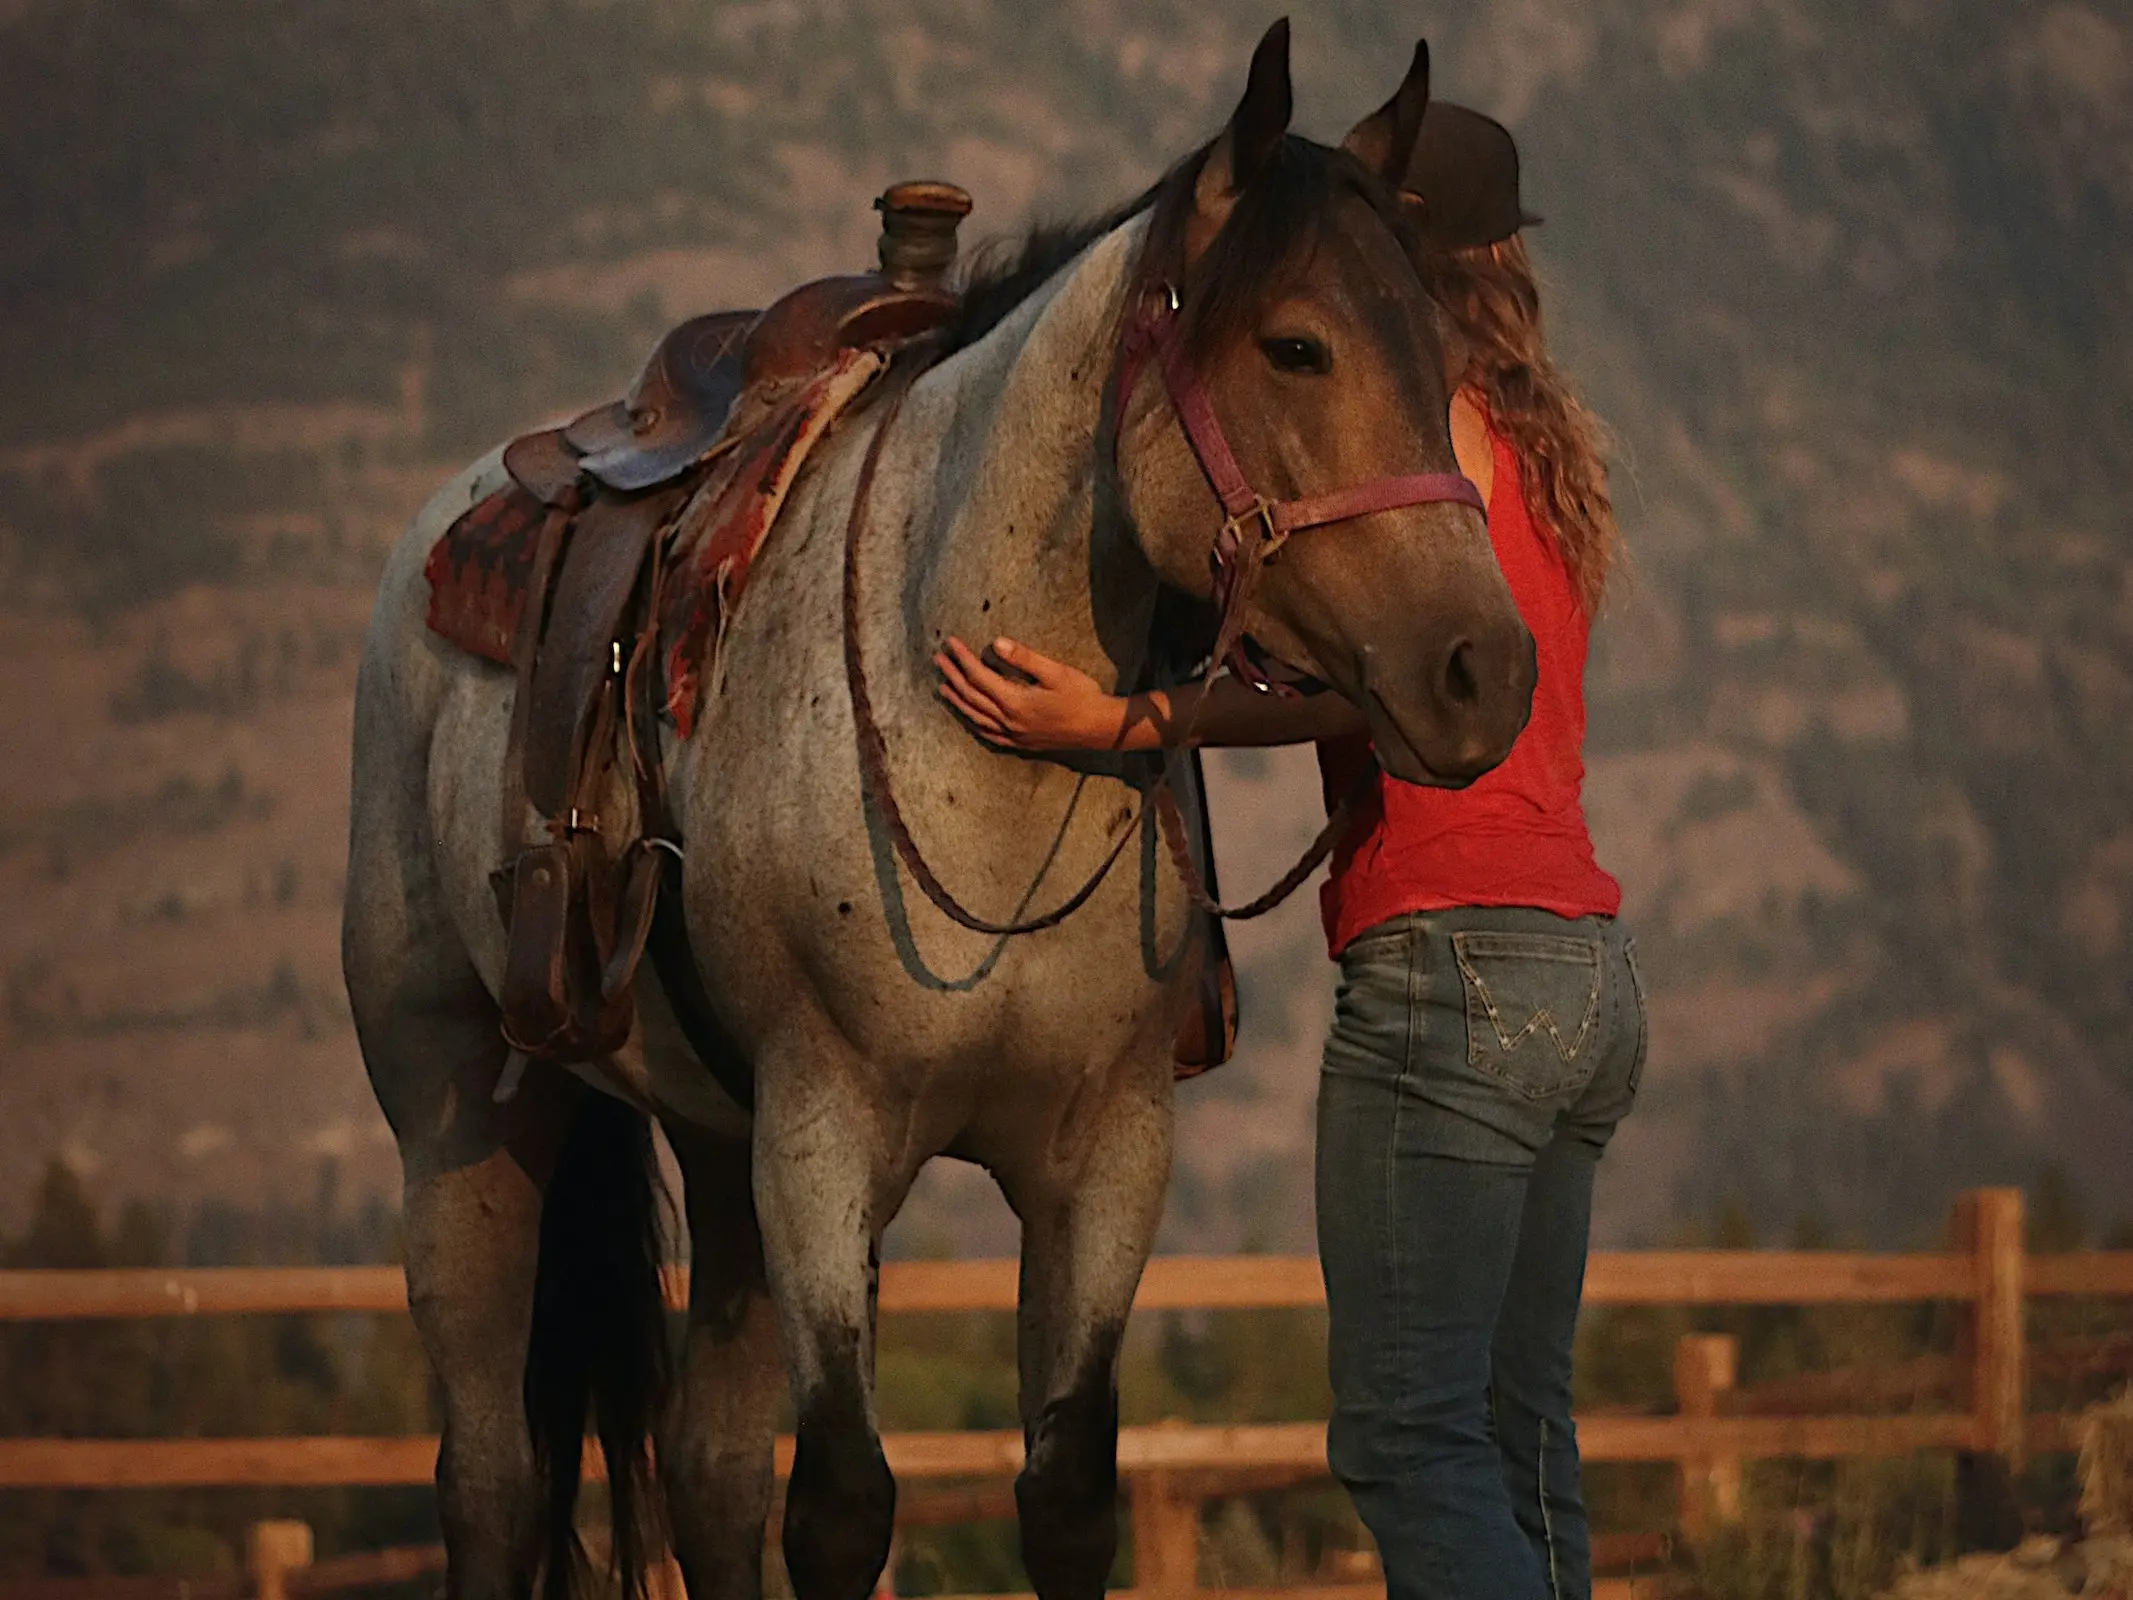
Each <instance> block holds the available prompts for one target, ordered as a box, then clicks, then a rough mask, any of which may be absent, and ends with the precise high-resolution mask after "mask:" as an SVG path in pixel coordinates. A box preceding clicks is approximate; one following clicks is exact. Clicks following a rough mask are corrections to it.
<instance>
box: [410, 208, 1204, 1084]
mask: <svg viewBox="0 0 2133 1600" xmlns="http://www.w3.org/2000/svg"><path fill="white" fill-rule="evenodd" d="M875 205H876V207H877V209H879V210H880V212H881V214H882V232H881V238H880V243H879V258H880V265H879V267H878V269H877V270H876V271H873V272H869V273H863V274H855V275H851V276H844V277H831V278H825V279H822V280H819V281H817V282H814V283H809V284H805V285H803V286H802V287H800V288H798V289H795V290H793V291H792V292H791V293H789V294H787V295H786V296H785V297H784V298H783V299H781V300H779V301H777V302H776V303H775V304H773V305H772V306H770V307H769V308H768V309H767V310H764V311H760V312H758V311H719V312H713V313H711V314H709V315H705V316H698V317H692V318H690V319H689V320H688V321H686V322H684V323H682V324H681V325H680V326H679V327H677V328H675V329H673V330H672V331H671V332H669V333H668V334H667V335H666V336H665V337H664V338H662V339H661V340H660V341H659V344H658V346H657V348H655V349H654V350H653V352H652V355H651V357H650V359H649V360H648V361H647V362H646V363H645V365H644V369H643V371H642V372H640V373H639V374H638V376H637V379H636V381H635V382H634V383H632V384H631V386H630V388H629V391H628V393H627V394H625V395H624V396H623V398H621V399H620V400H616V401H613V402H611V403H609V404H607V405H603V406H598V407H595V408H594V409H593V410H591V411H588V412H586V413H585V414H584V415H582V416H580V417H577V418H576V419H574V420H573V421H571V422H569V423H568V424H566V425H564V426H562V427H559V428H550V429H546V430H543V431H540V432H536V433H531V434H527V435H525V436H523V437H521V438H518V439H515V440H513V441H512V443H511V444H510V445H509V446H508V447H507V448H506V450H505V452H504V458H503V459H504V465H505V468H506V470H507V472H508V473H509V475H510V478H511V480H512V483H511V485H510V486H509V487H508V488H506V489H505V490H501V491H499V492H498V494H496V495H494V496H492V497H491V498H490V499H489V500H488V501H484V502H483V503H482V504H481V505H478V506H476V507H474V508H472V509H471V510H469V511H468V513H467V514H466V515H465V516H463V517H462V518H461V519H460V520H459V522H457V523H455V524H454V525H453V528H452V530H451V531H449V532H447V534H446V535H445V536H444V538H443V539H442V540H440V542H439V545H438V547H437V549H436V551H435V552H433V554H432V557H431V563H430V577H431V583H432V598H431V613H430V618H431V625H432V626H433V627H434V628H436V629H437V631H438V632H440V633H442V634H444V635H445V636H446V637H448V638H451V639H453V640H454V641H455V642H458V643H460V644H462V645H464V646H466V647H467V648H469V649H474V650H477V651H480V652H481V653H484V654H487V655H490V656H491V657H492V658H494V659H500V660H501V659H505V658H506V656H508V664H509V665H510V666H511V668H512V670H513V672H514V674H515V676H516V680H517V696H516V699H515V702H514V710H513V717H512V724H511V729H510V735H509V744H508V746H507V750H506V755H505V775H504V805H503V816H502V819H501V821H502V847H503V855H502V858H503V862H504V865H503V866H502V867H501V868H500V869H499V870H498V871H497V872H496V873H495V874H494V878H493V882H494V886H495V890H496V895H497V904H498V908H499V910H500V911H501V913H502V915H503V917H504V921H505V925H506V927H507V929H508V930H509V946H508V955H507V958H506V966H505V975H504V984H503V993H502V996H501V1001H502V1008H503V1027H504V1034H505V1037H506V1039H507V1040H508V1041H509V1043H510V1044H511V1046H512V1047H513V1049H514V1050H515V1051H517V1052H520V1053H522V1054H523V1055H524V1056H526V1057H529V1058H539V1059H548V1060H555V1061H565V1062H575V1061H596V1060H598V1059H600V1058H601V1057H603V1056H606V1055H609V1054H611V1053H612V1052H614V1051H615V1050H617V1049H619V1048H620V1047H621V1046H622V1044H623V1043H624V1041H625V1040H626V1039H627V1038H628V1036H629V1034H630V1031H631V1027H632V1023H633V1019H634V1015H635V1006H634V1000H633V991H632V986H633V982H634V978H635V975H636V972H637V969H638V966H639V965H640V963H641V961H642V960H643V959H644V958H645V956H646V954H647V952H649V954H650V956H651V959H652V961H653V963H654V967H655V969H656V970H657V971H658V973H659V976H660V979H661V982H662V986H663V987H664V988H665V990H666V991H667V996H668V999H669V1000H670V1002H671V1003H672V1006H673V1009H674V1011H675V1013H676V1016H677V1018H678V1020H679V1021H680V1022H681V1024H682V1027H683V1030H684V1032H685V1033H686V1034H687V1035H688V1036H689V1039H690V1042H691V1044H692V1047H693V1048H695V1050H696V1051H697V1053H698V1054H699V1055H700V1056H701V1057H702V1058H703V1059H704V1062H705V1065H706V1066H707V1067H709V1068H710V1069H711V1071H712V1072H713V1073H714V1074H715V1075H716V1077H717V1078H718V1081H719V1082H720V1083H721V1085H722V1086H723V1087H724V1088H725V1089H726V1090H727V1092H728V1093H729V1094H730V1095H732V1096H733V1097H734V1098H735V1099H736V1100H737V1101H739V1102H740V1103H741V1104H743V1105H748V1104H752V1102H753V1087H754V1085H753V1077H752V1073H751V1072H750V1071H749V1069H748V1066H747V1063H746V1062H745V1061H744V1060H742V1059H741V1057H740V1055H739V1053H738V1052H737V1051H736V1050H735V1049H734V1048H733V1047H732V1046H731V1044H730V1042H729V1041H727V1040H726V1038H725V1036H724V1035H723V1033H722V1031H721V1030H720V1028H719V1026H718V1023H717V1019H716V1017H715V1015H714V1013H713V1009H712V1007H711V1005H710V1002H709V999H708V997H707V996H706V995H705V994H704V992H703V989H702V986H701V980H700V979H699V977H698V975H697V972H696V966H695V961H694V958H693V956H692V955H691V954H690V952H689V949H688V944H687V934H686V929H685V927H684V924H683V919H682V916H681V910H680V897H679V892H678V891H679V887H680V872H679V862H680V858H681V841H680V838H679V836H678V834H677V832H676V830H675V827H674V824H673V819H672V817H671V815H670V814H669V812H668V809H667V799H666V792H665V784H664V774H663V763H662V761H661V759H660V750H659V744H658V732H657V729H658V718H659V716H660V715H661V713H662V712H664V713H665V714H666V715H667V716H668V717H669V718H670V719H671V720H672V721H673V722H674V723H675V724H676V725H677V727H678V728H679V730H680V731H681V732H682V733H683V734H684V735H686V734H687V733H688V732H689V731H690V727H691V725H692V723H693V720H694V711H695V705H694V701H695V672H696V660H697V658H698V657H699V656H700V655H701V654H702V653H703V650H702V648H701V647H702V646H703V645H704V643H705V641H706V639H707V638H708V637H709V636H710V635H709V633H708V632H707V630H715V629H716V628H718V627H719V626H721V623H722V618H723V615H724V614H725V612H726V611H728V610H730V607H731V606H732V605H733V603H734V602H735V600H736V599H737V598H738V595H739V591H740V588H741V586H742V585H743V583H744V582H745V579H746V574H747V569H748V565H749V561H750V559H751V558H752V556H753V555H754V553H755V550H756V548H757V546H758V545H759V543H760V541H761V539H762V538H763V537H764V536H765V535H766V534H767V532H768V531H769V528H770V526H771V524H772V523H773V522H774V521H775V518H776V515H777V511H778V509H779V506H780V505H781V504H782V502H783V499H784V494H785V492H786V490H787V489H789V487H790V485H791V482H792V480H793V478H794V477H795V476H796V475H797V473H798V471H799V469H800V466H801V465H802V464H803V461H804V457H805V455H806V452H807V450H808V449H809V448H810V447H811V446H812V444H813V443H814V442H815V441H816V440H817V439H819V438H820V437H821V436H822V434H823V433H825V432H826V431H827V429H828V428H829V427H830V425H831V424H832V423H834V422H835V420H836V418H837V416H838V415H839V414H840V413H841V412H842V410H843V409H844V408H845V406H846V405H848V404H849V403H851V402H852V401H854V400H856V399H857V398H858V397H859V396H860V395H861V394H862V393H863V392H864V391H865V389H866V387H867V385H868V383H869V382H870V381H871V380H872V378H873V377H874V375H875V374H876V373H878V372H879V371H880V370H881V369H882V368H883V367H884V366H886V365H887V362H888V360H889V358H890V357H891V356H893V355H894V354H895V353H896V352H898V351H899V350H902V349H904V348H906V347H908V346H909V345H910V344H911V343H912V342H913V341H915V340H918V339H921V338H923V337H924V336H926V335H928V334H930V333H933V332H935V331H936V330H938V329H940V328H941V327H942V326H943V325H944V324H945V323H946V322H947V321H948V319H949V318H950V317H951V316H952V315H953V314H954V313H955V311H956V310H957V308H958V305H959V299H958V297H957V295H956V294H955V293H954V292H952V291H951V290H950V289H949V288H948V286H947V283H948V275H949V272H950V269H951V268H952V267H953V265H954V262H955V257H956V229H957V226H958V225H959V224H960V222H961V221H962V219H963V217H965V216H966V215H967V214H968V213H969V211H970V206H971V202H970V197H969V196H968V195H967V194H965V193H964V192H963V191H962V190H961V189H958V188H956V187H954V186H953V185H950V184H944V183H903V184H898V185H896V186H895V187H893V188H891V189H890V190H889V191H888V192H887V193H885V194H884V195H883V196H882V197H881V198H880V199H879V200H877V201H876V202H875ZM455 541H457V543H456V544H455ZM499 551H501V552H502V554H501V557H500V556H499ZM470 552H471V554H470ZM476 569H478V571H477V570H476ZM500 572H501V573H503V574H505V575H504V576H499V573H500ZM455 586H456V588H455ZM469 593H472V595H473V599H472V600H471V601H470V600H469V598H468V596H469ZM470 616H471V617H473V619H474V620H473V622H471V623H470V621H469V618H470ZM677 634H678V635H679V639H678V642H670V643H669V647H668V649H667V652H666V661H665V667H666V670H665V671H664V672H662V671H661V661H660V657H661V644H662V640H663V638H664V639H666V640H668V641H675V640H676V635H677ZM506 640H508V642H509V643H508V651H506V650H505V649H504V648H503V645H504V642H505V641H506ZM625 763H626V767H625ZM632 791H633V792H634V798H635V812H636V815H635V817H634V819H633V821H631V820H628V819H621V818H615V817H612V816H611V817H608V818H607V819H605V820H604V821H603V818H602V816H601V807H602V805H603V804H604V803H606V802H607V801H608V800H610V799H612V798H613V797H614V796H615V795H617V794H619V793H626V792H632ZM529 840H530V841H531V842H529ZM1211 936H1212V938H1213V940H1214V956H1215V959H1212V960H1210V961H1208V962H1206V963H1205V978H1204V980H1203V985H1202V987H1203V990H1204V991H1205V993H1204V995H1203V1000H1202V1004H1200V1005H1197V1006H1195V1007H1193V1008H1192V1010H1191V1012H1190V1014H1189V1015H1188V1017H1187V1019H1186V1023H1185V1026H1184V1027H1183V1028H1182V1029H1181V1030H1180V1034H1179V1039H1178V1047H1177V1051H1176V1054H1177V1059H1178V1063H1179V1071H1180V1075H1189V1074H1190V1073H1192V1072H1197V1071H1200V1070H1204V1069H1205V1068H1206V1067H1209V1066H1214V1065H1217V1064H1219V1063H1220V1062H1221V1061H1223V1060H1226V1059H1227V1058H1228V1055H1229V1051H1230V1048H1231V1045H1232V1043H1233V1040H1234V1034H1235V1025H1236V1021H1235V1019H1236V1012H1235V990H1234V985H1233V983H1232V981H1231V974H1230V970H1229V962H1228V958H1227V953H1226V951H1224V950H1223V949H1222V945H1221V930H1220V927H1219V924H1214V925H1212V934H1211ZM515 1083H516V1069H515V1068H514V1070H513V1072H512V1073H511V1074H509V1075H508V1076H507V1079H506V1086H505V1088H504V1089H502V1090H500V1091H499V1092H500V1093H506V1094H508V1093H509V1092H510V1090H511V1088H512V1087H514V1086H515Z"/></svg>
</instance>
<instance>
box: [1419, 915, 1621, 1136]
mask: <svg viewBox="0 0 2133 1600" xmlns="http://www.w3.org/2000/svg"><path fill="white" fill-rule="evenodd" d="M1452 950H1453V953H1454V955H1455V957H1456V958H1457V960H1458V963H1459V980H1460V982H1461V983H1462V984H1463V985H1465V988H1466V1053H1467V1062H1468V1064H1469V1065H1470V1066H1472V1067H1473V1068H1474V1070H1475V1071H1477V1072H1481V1073H1485V1074H1487V1075H1488V1076H1489V1077H1491V1078H1495V1079H1497V1080H1499V1081H1501V1082H1503V1083H1505V1084H1508V1085H1509V1086H1510V1087H1511V1088H1512V1089H1513V1090H1515V1091H1516V1092H1518V1093H1519V1094H1521V1095H1523V1096H1525V1097H1526V1098H1527V1099H1529V1100H1546V1099H1550V1098H1552V1097H1554V1096H1557V1095H1564V1094H1570V1093H1573V1092H1574V1091H1576V1090H1578V1089H1582V1088H1583V1087H1584V1086H1585V1084H1586V1083H1587V1082H1589V1081H1590V1080H1591V1078H1592V1074H1593V1071H1594V1069H1595V1068H1596V1067H1597V1066H1598V1064H1599V1051H1598V1045H1599V1043H1600V1040H1599V1037H1598V1036H1599V1033H1600V1031H1601V1030H1600V974H1601V972H1602V970H1603V965H1604V964H1603V961H1602V956H1601V942H1600V941H1599V940H1598V939H1578V938H1571V937H1568V936H1566V935H1562V934H1553V933H1491V932H1484V931H1480V930H1468V931H1466V932H1462V933H1455V934H1453V935H1452Z"/></svg>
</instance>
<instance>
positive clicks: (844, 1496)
mask: <svg viewBox="0 0 2133 1600" xmlns="http://www.w3.org/2000/svg"><path fill="white" fill-rule="evenodd" d="M823 1031H824V1032H827V1031H828V1030H826V1029H825V1030H823ZM758 1085H759V1086H758V1091H757V1105H756V1119H755V1198H756V1209H757V1214H758V1217H759V1218H760V1222H761V1227H762V1234H763V1255H764V1264H765V1266H766V1268H767V1270H768V1276H769V1280H770V1288H771V1293H772V1296H773V1298H774V1299H775V1300H776V1302H777V1307H778V1321H779V1326H780V1327H781V1329H782V1330H783V1333H784V1343H785V1356H786V1364H787V1369H788V1371H789V1373H790V1375H791V1379H792V1394H793V1408H794V1412H795V1422H796V1427H795V1429H794V1432H795V1434H796V1446H797V1448H796V1453H795V1455H794V1458H793V1469H792V1478H791V1481H790V1483H789V1485H788V1487H787V1489H786V1498H785V1540H784V1543H785V1567H786V1571H787V1572H788V1573H789V1574H790V1575H791V1577H792V1586H793V1593H794V1594H795V1595H796V1596H797V1597H798V1600H866V1597H867V1596H868V1595H869V1594H871V1593H872V1592H873V1588H874V1580H875V1579H876V1578H878V1577H879V1576H880V1575H881V1570H882V1567H883V1566H884V1565H885V1564H886V1562H887V1561H888V1558H889V1540H890V1535H891V1533H892V1531H893V1529H894V1526H895V1520H896V1483H895V1480H894V1479H893V1478H891V1477H890V1475H889V1463H888V1459H887V1457H886V1456H884V1455H883V1454H882V1448H881V1431H880V1425H879V1422H878V1420H877V1418H876V1416H875V1411H874V1311H875V1290H876V1283H877V1279H878V1276H879V1271H880V1253H879V1243H880V1238H881V1229H882V1226H883V1224H884V1221H885V1220H886V1206H887V1201H888V1187H889V1186H888V1183H887V1181H886V1176H885V1174H886V1168H885V1152H886V1150H887V1149H888V1148H889V1140H888V1139H887V1137H886V1136H885V1134H884V1130H883V1120H884V1119H883V1118H882V1116H881V1114H880V1112H879V1110H878V1107H877V1098H878V1097H877V1095H876V1094H875V1093H874V1092H873V1091H875V1090H876V1089H877V1087H878V1086H877V1085H876V1084H875V1083H874V1081H873V1080H872V1079H871V1077H870V1075H869V1073H868V1071H867V1068H866V1065H865V1063H863V1062H861V1061H860V1060H859V1059H858V1058H857V1057H856V1056H855V1055H854V1054H853V1052H852V1051H851V1049H850V1047H849V1046H848V1045H845V1044H843V1043H842V1042H841V1041H838V1040H834V1039H814V1040H809V1041H807V1043H806V1044H805V1045H804V1046H801V1047H797V1048H796V1047H794V1046H793V1045H791V1044H785V1045H780V1046H774V1047H772V1048H771V1049H769V1050H766V1051H765V1053H764V1054H763V1056H762V1058H761V1062H760V1076H759V1079H758Z"/></svg>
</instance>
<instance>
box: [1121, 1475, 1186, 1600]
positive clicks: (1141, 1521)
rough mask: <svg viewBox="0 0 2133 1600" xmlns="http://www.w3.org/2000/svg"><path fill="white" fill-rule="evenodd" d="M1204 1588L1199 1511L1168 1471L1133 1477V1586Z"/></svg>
mask: <svg viewBox="0 0 2133 1600" xmlns="http://www.w3.org/2000/svg"><path fill="white" fill-rule="evenodd" d="M1199 1586H1200V1507H1199V1504H1198V1502H1197V1501H1194V1500H1192V1499H1191V1498H1189V1497H1188V1496H1186V1495H1184V1494H1181V1493H1180V1492H1179V1488H1178V1484H1177V1483H1176V1481H1175V1480H1174V1479H1173V1477H1172V1476H1171V1474H1169V1473H1167V1472H1160V1471H1158V1472H1142V1473H1137V1474H1135V1475H1134V1478H1133V1587H1134V1588H1135V1589H1136V1590H1137V1591H1139V1593H1141V1594H1143V1595H1151V1596H1163V1597H1168V1596H1173V1595H1189V1594H1191V1593H1192V1592H1193V1591H1194V1590H1196V1589H1198V1588H1199Z"/></svg>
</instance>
